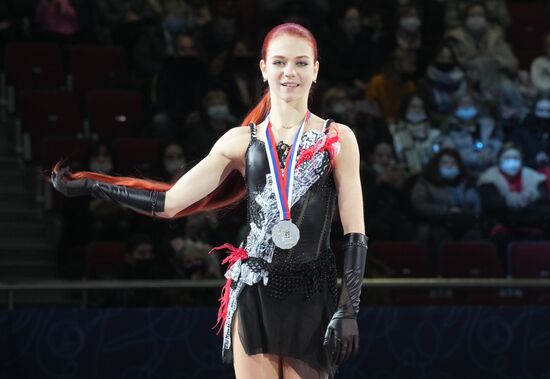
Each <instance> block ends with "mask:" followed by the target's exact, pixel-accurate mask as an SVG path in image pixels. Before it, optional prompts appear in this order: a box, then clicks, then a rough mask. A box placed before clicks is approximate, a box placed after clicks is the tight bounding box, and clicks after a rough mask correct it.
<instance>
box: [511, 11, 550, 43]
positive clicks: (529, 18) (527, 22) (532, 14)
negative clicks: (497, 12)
mask: <svg viewBox="0 0 550 379" xmlns="http://www.w3.org/2000/svg"><path fill="white" fill-rule="evenodd" d="M545 7H546V5H545V3H544V2H543V1H509V2H508V9H509V10H510V15H511V16H512V25H511V26H510V30H509V36H510V42H511V44H512V46H513V47H514V49H516V50H538V51H542V44H543V41H542V39H543V36H544V33H545V32H548V31H550V23H549V22H548V16H547V12H546V9H545Z"/></svg>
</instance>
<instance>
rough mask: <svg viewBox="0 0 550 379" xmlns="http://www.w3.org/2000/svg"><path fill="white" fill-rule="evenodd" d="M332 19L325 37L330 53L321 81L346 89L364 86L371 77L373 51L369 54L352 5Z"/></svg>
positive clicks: (341, 8) (369, 49)
mask: <svg viewBox="0 0 550 379" xmlns="http://www.w3.org/2000/svg"><path fill="white" fill-rule="evenodd" d="M335 16H336V22H335V23H334V24H333V28H331V29H330V32H329V34H328V35H327V37H326V40H327V52H330V54H327V55H326V65H325V66H324V70H325V71H326V75H327V76H326V78H325V80H328V81H329V82H330V83H332V84H342V85H345V86H347V87H354V86H355V85H356V81H359V82H361V83H366V82H367V80H368V78H369V77H370V75H372V74H373V68H372V65H371V56H373V55H376V51H372V46H371V45H370V43H369V40H370V38H369V35H368V33H367V31H366V30H365V29H364V27H363V23H362V15H361V12H360V11H359V9H358V8H357V7H356V6H353V5H346V6H344V7H340V9H339V10H338V11H337V13H336V15H335ZM359 86H363V87H364V84H362V85H361V84H359Z"/></svg>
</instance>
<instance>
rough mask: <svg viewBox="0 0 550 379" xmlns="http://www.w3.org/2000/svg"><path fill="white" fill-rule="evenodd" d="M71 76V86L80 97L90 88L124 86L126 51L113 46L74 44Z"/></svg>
mask: <svg viewBox="0 0 550 379" xmlns="http://www.w3.org/2000/svg"><path fill="white" fill-rule="evenodd" d="M72 76H73V86H74V87H73V88H74V90H75V92H76V93H77V94H78V95H79V97H80V98H81V99H83V98H84V96H86V94H87V92H88V91H89V90H90V89H94V88H121V87H124V86H126V85H127V83H128V68H127V62H126V53H125V52H124V49H122V48H120V47H115V46H84V45H80V46H75V47H73V50H72Z"/></svg>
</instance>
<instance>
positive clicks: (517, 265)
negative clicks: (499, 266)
mask: <svg viewBox="0 0 550 379" xmlns="http://www.w3.org/2000/svg"><path fill="white" fill-rule="evenodd" d="M508 256H509V259H510V273H511V275H512V277H515V278H549V277H550V241H540V242H513V243H511V244H510V245H509V246H508Z"/></svg>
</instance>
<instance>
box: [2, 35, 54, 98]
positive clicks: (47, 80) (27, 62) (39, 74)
mask: <svg viewBox="0 0 550 379" xmlns="http://www.w3.org/2000/svg"><path fill="white" fill-rule="evenodd" d="M5 59H6V84H7V85H11V86H14V87H15V88H16V89H18V90H19V89H25V88H57V87H61V86H62V85H63V84H64V82H65V76H64V69H63V59H62V55H61V49H60V47H59V46H57V45H55V44H39V43H24V42H12V43H10V44H9V45H8V46H7V47H6V56H5Z"/></svg>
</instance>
